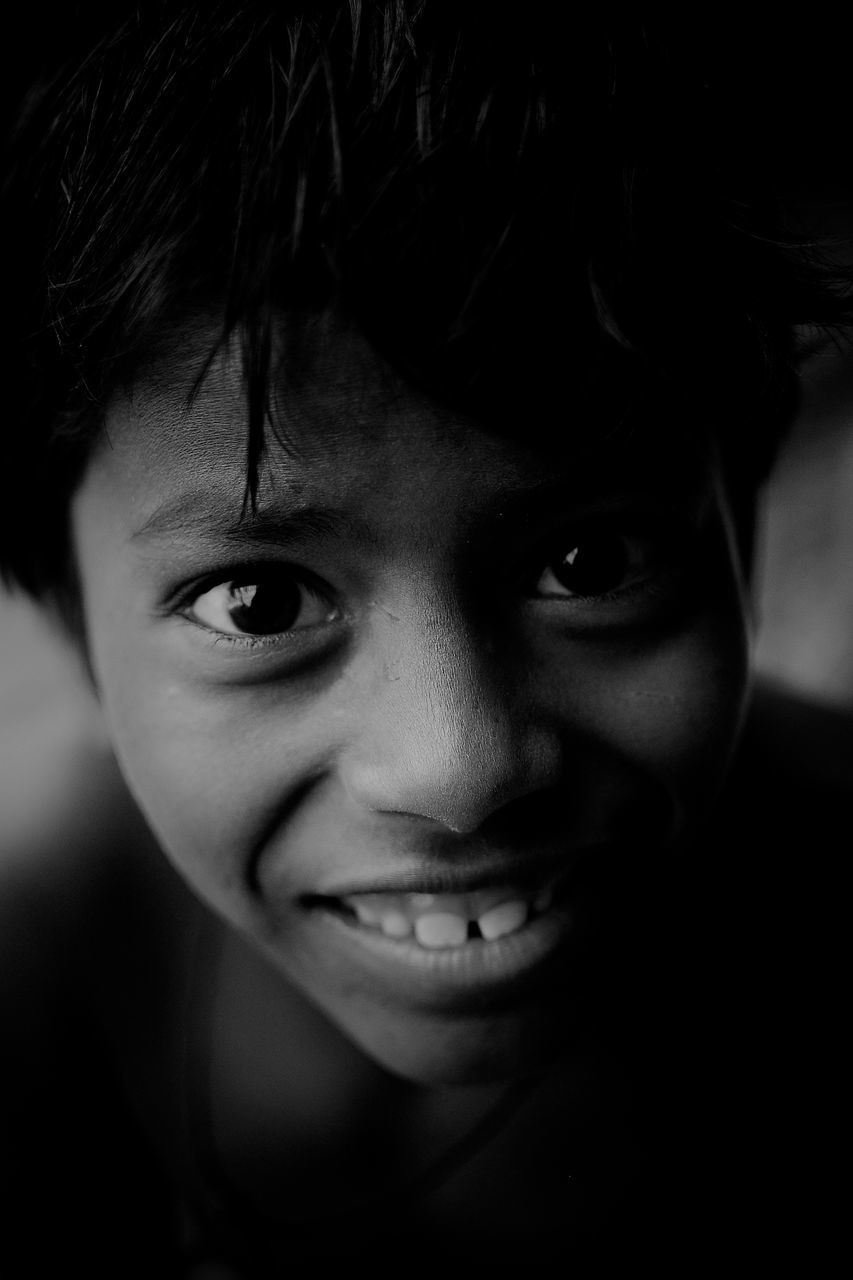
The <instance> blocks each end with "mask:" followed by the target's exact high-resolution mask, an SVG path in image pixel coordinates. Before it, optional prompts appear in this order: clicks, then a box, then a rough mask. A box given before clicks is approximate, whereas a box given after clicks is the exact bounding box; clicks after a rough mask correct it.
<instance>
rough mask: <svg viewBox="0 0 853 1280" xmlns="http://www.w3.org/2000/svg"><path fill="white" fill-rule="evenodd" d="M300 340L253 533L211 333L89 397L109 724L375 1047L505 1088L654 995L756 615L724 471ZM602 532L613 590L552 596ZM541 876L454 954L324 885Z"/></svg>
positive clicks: (422, 1072) (89, 542) (223, 872)
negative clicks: (539, 423)
mask: <svg viewBox="0 0 853 1280" xmlns="http://www.w3.org/2000/svg"><path fill="white" fill-rule="evenodd" d="M195 336H200V337H201V338H202V339H203V338H204V336H205V335H204V334H203V333H202V334H200V335H198V334H197V335H195ZM176 349H177V348H176ZM188 349H189V350H190V351H192V350H193V349H194V348H193V347H192V344H190V346H189V348H188ZM303 355H304V357H305V361H306V363H305V365H304V366H303V368H302V370H301V373H300V377H299V378H298V379H292V378H288V377H287V375H286V374H282V377H281V379H280V381H279V385H278V387H277V412H278V421H277V427H278V432H279V435H281V436H282V437H284V438H285V443H282V440H280V439H277V438H276V436H275V435H274V434H273V433H272V432H271V433H270V436H269V440H268V448H267V452H266V455H265V458H264V462H263V466H262V471H261V478H260V488H259V495H258V510H257V514H256V516H255V517H254V518H252V517H247V518H246V519H244V520H243V521H242V522H241V510H242V502H243V495H244V487H245V409H244V406H243V401H242V394H241V384H240V375H239V364H238V362H237V361H236V359H235V358H234V356H233V353H231V355H230V356H229V355H228V354H227V353H226V355H225V356H224V357H223V359H222V360H220V361H218V362H217V363H216V364H215V365H214V366H213V367H212V369H211V371H210V373H209V374H208V376H207V378H206V380H205V382H204V384H203V386H202V388H201V391H200V393H199V395H198V396H197V397H196V398H195V400H194V401H193V403H192V405H191V406H190V407H188V406H187V402H186V397H187V391H188V389H189V386H190V384H191V381H192V375H191V373H190V372H188V370H189V369H191V368H192V367H193V365H192V360H191V359H189V360H188V359H187V356H186V353H185V352H184V355H183V356H182V359H181V360H180V361H178V360H177V359H175V360H173V361H171V362H170V361H168V360H166V361H163V362H161V363H160V364H159V365H158V366H156V367H155V368H152V369H149V370H148V371H146V372H145V373H144V374H143V375H142V376H140V378H139V379H138V381H137V384H136V386H135V387H134V388H133V390H132V392H130V393H128V394H126V395H123V396H120V397H117V398H116V400H115V401H114V403H113V404H112V406H111V408H110V411H109V413H108V415H107V425H106V430H105V433H104V437H103V439H102V441H101V442H100V444H99V445H98V447H97V449H96V451H95V453H94V455H93V458H92V460H91V463H90V465H89V467H88V470H87V472H86V475H85V477H84V480H83V483H82V485H81V487H80V489H79V491H78V493H77V495H76V498H75V501H74V505H73V529H74V538H75V546H76V553H77V560H78V567H79V573H80V580H81V584H82V592H83V602H84V612H85V620H86V628H87V640H88V646H89V655H90V660H91V665H92V670H93V675H94V679H95V682H96V685H97V688H98V692H99V696H100V699H101V703H102V706H103V712H104V716H105V719H106V723H107V727H108V731H109V734H110V737H111V739H112V741H113V743H114V746H115V750H116V754H117V758H118V761H119V764H120V767H121V769H122V771H123V773H124V775H125V777H126V779H127V782H128V785H129V787H130V790H131V792H132V794H133V796H134V797H135V799H136V802H137V803H138V805H139V807H140V809H141V811H142V813H143V815H144V816H145V818H146V819H147V821H148V823H149V825H150V827H151V829H152V831H153V832H154V834H155V836H156V838H157V839H158V841H159V842H160V844H161V845H162V848H163V850H164V852H165V854H166V855H167V857H168V858H170V860H171V861H172V862H173V863H174V865H175V866H176V868H177V869H178V871H179V872H180V873H181V875H182V876H183V877H184V878H185V879H186V881H187V882H188V883H189V884H190V886H191V887H192V888H193V889H194V890H195V891H196V892H197V893H198V894H199V895H200V897H201V898H202V899H204V900H205V901H206V902H207V903H208V904H210V905H211V906H212V907H213V908H214V910H215V911H216V912H217V913H219V914H220V915H221V916H222V917H223V918H224V919H225V920H226V921H227V922H229V923H230V924H232V925H234V926H235V927H236V928H237V930H238V931H240V932H241V933H243V934H245V935H246V936H247V937H248V938H249V939H250V940H251V941H252V943H253V944H254V945H256V946H257V948H258V949H259V950H260V952H261V953H262V954H263V955H265V956H268V957H269V958H270V959H271V960H272V962H273V964H274V965H275V967H276V969H277V970H278V971H279V972H280V973H281V974H282V975H283V976H284V978H285V979H286V981H287V982H288V983H290V984H292V987H293V989H294V990H295V992H297V993H301V994H302V995H304V996H306V997H307V998H308V1000H309V1001H310V1002H312V1003H313V1004H315V1005H316V1006H317V1007H318V1008H319V1010H320V1011H321V1013H322V1014H324V1015H325V1016H326V1017H328V1018H329V1019H330V1020H331V1022H332V1024H333V1025H335V1026H336V1027H338V1028H339V1029H341V1030H342V1031H343V1032H344V1033H345V1035H347V1036H348V1037H350V1038H351V1039H352V1040H353V1041H354V1043H355V1044H356V1045H357V1046H359V1047H360V1048H361V1049H362V1050H363V1051H364V1052H366V1053H367V1054H368V1056H369V1057H370V1058H372V1059H374V1060H375V1061H377V1062H379V1063H380V1064H382V1065H383V1066H385V1067H387V1068H388V1069H390V1070H391V1071H393V1072H396V1073H399V1074H401V1075H403V1076H406V1077H408V1078H410V1079H413V1080H419V1081H426V1082H431V1083H441V1082H444V1083H469V1082H470V1083H477V1082H485V1081H488V1080H492V1079H502V1078H507V1077H511V1076H513V1075H516V1074H518V1073H520V1072H525V1071H527V1070H530V1069H533V1068H538V1067H539V1066H541V1065H542V1063H543V1062H546V1061H550V1060H552V1059H554V1058H555V1057H557V1056H559V1055H561V1054H563V1053H564V1052H566V1051H567V1050H570V1049H571V1048H572V1047H573V1046H577V1045H578V1044H579V1043H580V1042H581V1041H582V1039H583V1038H584V1036H586V1035H587V1034H588V1033H589V1031H590V1029H593V1030H594V1029H595V1028H596V1027H597V1025H598V1023H599V1022H600V1015H601V1010H602V1009H603V1008H605V1007H606V1006H607V1002H608V1000H609V999H611V997H613V995H614V992H615V991H616V990H617V988H618V987H619V986H620V983H621V984H622V988H624V985H625V984H624V976H625V974H626V973H627V972H629V971H630V973H631V974H632V975H633V976H632V979H631V981H632V983H634V989H639V990H641V991H642V990H643V982H644V968H643V963H642V955H643V952H644V949H648V950H649V951H653V950H654V949H655V946H656V945H657V943H658V942H660V939H661V930H662V929H665V928H666V921H667V920H668V919H671V914H672V904H671V903H669V902H668V900H667V894H668V892H669V886H670V885H671V881H670V880H669V879H668V876H669V874H670V872H671V869H672V868H673V867H677V866H679V865H682V863H683V859H684V849H685V846H686V845H687V844H689V842H690V840H691V839H692V837H693V835H694V832H695V829H696V827H697V825H698V824H699V823H700V822H701V819H702V817H703V815H704V814H705V812H706V810H707V807H708V805H709V803H710V802H711V801H712V800H713V797H714V795H715V793H716V791H717V789H718V787H719V784H720V780H721V778H722V776H723V774H724V771H725V769H726V767H727V764H728V761H729V758H730V754H731V750H732V746H733V743H734V741H735V738H736V736H737V732H738V729H739V725H740V721H741V716H742V711H743V706H744V700H745V696H746V691H747V675H746V671H747V647H748V643H747V642H748V637H747V624H746V617H745V608H744V593H743V584H742V580H741V573H740V569H739V566H738V564H737V560H736V555H735V552H734V549H733V547H734V540H733V537H732V534H731V529H730V521H729V517H728V514H727V510H726V504H725V499H724V496H723V488H722V485H721V482H720V478H719V476H718V475H717V473H716V470H715V468H714V467H713V465H709V464H704V463H700V462H699V460H698V456H697V457H693V456H691V455H690V454H689V453H688V452H685V454H684V457H683V458H679V459H676V460H675V462H674V461H673V458H672V457H671V456H667V457H666V458H664V457H663V456H656V455H655V451H654V449H650V448H648V447H644V448H640V449H637V450H636V451H635V452H634V453H631V452H630V451H628V450H627V448H626V449H625V450H624V452H620V451H619V450H618V449H616V448H614V447H612V446H611V447H610V448H608V449H607V450H603V451H602V453H601V454H600V455H599V456H597V455H596V454H595V453H594V452H592V451H590V450H589V449H588V448H586V449H585V450H583V451H581V450H579V449H578V448H577V447H576V446H577V440H575V441H574V444H571V443H570V442H571V441H572V440H573V431H574V428H575V425H576V424H572V423H571V422H569V423H568V424H567V430H566V439H567V441H568V442H569V443H564V444H563V445H561V446H560V447H559V448H558V447H557V446H556V445H542V444H540V445H538V446H537V448H536V449H535V450H532V449H529V448H526V447H524V446H523V445H521V444H513V443H508V442H507V441H503V440H499V439H497V438H493V437H490V436H489V435H488V434H487V433H486V432H484V431H483V430H482V429H481V428H480V427H479V426H478V425H476V424H475V423H472V422H470V421H466V420H465V419H463V418H462V417H461V416H459V415H457V414H454V413H452V412H450V411H449V410H447V409H446V408H443V407H440V406H438V405H437V404H435V403H433V402H432V401H430V400H429V399H428V398H427V397H425V396H424V395H423V394H422V393H420V392H418V391H416V390H414V389H413V388H411V387H407V386H406V385H405V384H404V383H402V382H401V381H400V380H399V379H398V378H397V376H396V375H395V374H394V373H393V372H392V371H391V370H390V369H388V368H387V366H385V365H384V364H383V363H382V361H381V360H380V359H379V358H378V357H377V356H376V355H375V354H374V353H373V352H372V351H371V350H370V348H369V347H368V345H367V344H366V342H365V341H364V340H363V339H361V338H360V337H359V335H357V334H355V333H352V332H350V331H348V330H346V329H344V328H343V327H341V326H340V325H339V324H337V323H335V322H334V321H332V320H329V319H327V320H325V321H324V322H322V323H320V324H318V325H317V326H316V327H315V328H314V330H313V331H312V335H311V341H310V343H309V345H308V347H306V348H305V351H304V352H303ZM581 453H582V454H583V456H581ZM673 477H675V479H676V480H677V481H678V483H674V479H673ZM306 508H308V509H310V512H311V514H310V515H305V509H306ZM299 512H301V513H302V514H301V516H300V515H299V514H298V513H299ZM638 512H639V513H640V517H638V515H637V513H638ZM602 528H606V529H607V530H608V531H610V532H609V534H608V535H607V536H611V537H612V536H615V537H617V539H620V540H621V542H620V545H626V546H627V547H628V562H627V563H628V568H627V570H626V572H625V574H624V575H623V580H622V581H621V582H617V584H616V586H615V587H614V588H613V589H610V590H608V591H607V592H601V593H599V594H596V595H594V596H590V595H588V596H585V597H580V596H578V595H573V594H572V593H571V591H570V590H569V589H567V588H566V587H565V585H564V584H562V583H561V582H560V581H559V580H558V579H557V578H556V577H555V575H554V573H553V571H552V570H551V569H550V568H549V564H553V563H554V562H558V563H559V562H560V561H561V560H562V558H563V557H565V556H566V554H568V552H569V551H571V549H572V548H573V547H574V546H575V545H576V544H577V543H578V542H579V539H580V538H581V537H586V538H590V537H593V538H594V537H597V536H599V534H600V530H601V529H602ZM649 528H652V529H653V533H651V534H650V533H649V532H648V529H649ZM578 529H580V530H581V534H578V532H577V531H578ZM638 529H639V532H637V530H638ZM590 530H593V532H592V533H590V532H589V531H590ZM614 530H615V533H614V532H613V531H614ZM573 537H574V539H575V540H574V541H573V540H572V539H573ZM626 540H627V541H626ZM252 574H254V575H255V577H254V579H253V578H252ZM294 575H295V577H296V581H297V582H298V581H300V580H301V582H302V586H301V587H297V588H295V587H294V585H293V584H294ZM259 576H260V577H262V578H263V580H264V581H265V582H267V583H272V584H273V585H274V589H275V590H280V592H281V599H282V601H288V600H295V601H296V603H295V604H294V607H293V609H292V610H291V615H293V616H292V624H291V623H288V626H289V627H290V629H289V630H288V631H287V632H286V633H281V634H278V635H275V634H273V635H268V636H266V637H264V638H263V639H261V640H255V641H254V642H252V641H247V640H245V638H242V637H241V634H240V632H239V631H238V630H237V629H236V628H235V626H234V623H233V615H232V614H229V612H228V603H229V597H228V595H227V591H228V587H227V585H224V584H228V583H229V582H230V581H233V580H235V579H237V580H239V581H240V582H241V583H243V584H246V583H251V582H252V581H256V580H257V579H258V577H259ZM294 591H296V592H297V594H296V595H294ZM231 603H232V604H233V598H232V599H231ZM282 616H284V615H282ZM229 631H230V632H231V634H229ZM530 868H534V869H535V870H534V871H533V872H532V875H533V877H534V880H535V878H536V877H537V876H539V877H541V878H542V879H543V880H547V879H553V878H554V875H555V873H556V872H557V871H568V872H570V873H571V874H570V876H569V878H568V881H567V887H566V889H565V893H564V896H563V897H562V898H561V899H560V902H559V906H558V907H557V908H554V909H553V910H552V911H550V912H546V916H547V917H548V919H547V921H546V924H545V927H544V933H543V938H542V939H541V940H540V941H538V942H537V943H536V948H531V945H530V944H529V943H528V942H525V940H524V939H525V936H526V931H524V930H522V931H521V933H520V934H518V935H516V936H515V941H512V940H504V945H503V946H502V947H498V948H496V949H494V954H490V955H489V956H487V957H486V958H485V959H483V955H484V953H485V951H486V950H487V949H484V948H482V946H481V947H480V959H475V960H474V961H473V962H472V961H471V955H472V954H473V953H474V951H475V950H476V948H473V947H472V946H469V947H465V948H462V949H461V950H460V952H459V953H458V954H457V955H456V956H455V958H454V957H450V956H449V953H448V952H446V951H442V952H440V953H438V958H437V959H436V955H435V954H428V953H425V952H420V953H419V955H418V956H416V957H415V958H414V960H413V959H412V955H411V951H412V950H413V944H412V945H410V946H409V948H408V953H407V956H406V957H403V956H401V955H400V951H401V948H400V947H399V946H394V945H389V946H385V947H379V948H377V947H376V946H375V945H374V942H375V934H372V935H371V936H370V937H369V938H366V937H365V931H364V930H363V929H362V930H360V929H358V928H356V927H354V925H353V922H352V921H347V920H344V919H342V918H341V917H340V915H339V914H335V913H334V912H330V911H328V910H325V909H324V908H323V907H322V905H321V906H318V905H317V902H318V898H319V899H326V900H328V899H329V898H334V899H338V898H340V897H341V896H342V895H344V894H349V893H352V892H357V891H377V890H395V891H398V892H399V891H401V890H403V889H407V888H408V889H412V890H418V891H433V892H435V891H437V890H439V889H445V890H446V889H450V888H456V889H458V888H459V887H460V886H462V887H464V886H465V885H467V884H472V885H474V884H476V885H480V884H481V883H490V884H491V883H504V882H506V883H512V884H514V883H517V882H519V881H521V880H524V878H525V876H527V875H530V874H531V872H530ZM540 932H542V931H540ZM545 935H547V936H545ZM652 940H654V943H655V946H648V947H646V944H648V943H650V942H651V941H652ZM507 941H509V942H510V945H509V946H507V945H506V942H507ZM525 948H528V950H531V955H528V954H527V951H525ZM533 949H535V950H536V955H535V956H533V955H532V950H533ZM540 952H541V954H540ZM424 957H426V958H424ZM602 961H604V962H602ZM645 976H646V977H647V976H648V975H645Z"/></svg>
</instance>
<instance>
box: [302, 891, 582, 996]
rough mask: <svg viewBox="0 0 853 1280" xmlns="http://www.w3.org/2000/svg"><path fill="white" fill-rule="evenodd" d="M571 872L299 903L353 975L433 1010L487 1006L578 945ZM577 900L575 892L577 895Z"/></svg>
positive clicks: (343, 895)
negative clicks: (358, 974)
mask: <svg viewBox="0 0 853 1280" xmlns="http://www.w3.org/2000/svg"><path fill="white" fill-rule="evenodd" d="M568 899H569V881H568V876H567V873H566V872H565V869H561V871H560V872H555V871H553V870H552V871H551V872H550V874H549V875H548V876H547V877H545V878H542V879H540V881H539V882H538V883H536V884H534V883H531V882H530V881H529V880H528V879H527V878H526V877H525V878H524V879H519V880H508V881H506V882H505V883H503V884H496V883H493V884H490V885H488V886H481V887H468V888H464V889H463V888H461V887H458V886H457V885H454V887H453V889H452V890H447V889H442V888H439V887H438V886H437V885H435V886H434V885H423V884H419V885H418V886H417V888H413V889H412V890H404V889H402V888H400V887H399V886H398V885H395V886H393V887H389V888H387V889H380V888H379V887H378V886H370V888H365V889H363V890H361V889H360V890H355V891H349V892H342V893H340V894H337V895H331V894H328V895H326V894H324V895H320V894H316V895H309V896H308V897H306V898H305V899H303V906H304V907H305V908H307V909H308V913H309V915H310V916H311V917H313V918H314V919H315V921H316V922H317V923H318V924H322V925H323V926H324V928H325V930H326V936H327V939H328V940H329V941H330V942H331V943H332V945H334V947H335V949H336V950H337V952H338V954H339V956H341V958H343V959H345V961H346V963H347V965H348V967H349V971H350V973H351V975H352V976H353V977H354V975H355V972H356V971H358V972H361V973H362V974H363V975H369V976H370V977H371V978H372V979H373V980H374V981H375V982H376V983H377V984H378V985H379V986H380V987H381V988H382V989H384V990H385V991H386V993H388V994H389V995H390V994H391V993H392V992H394V991H396V992H397V994H398V995H399V996H400V997H401V998H404V999H406V1000H407V1001H412V1000H413V1001H414V1002H415V1003H418V1004H424V1005H431V1006H449V1005H452V1006H453V1007H455V1008H456V1007H462V1006H467V1005H468V1004H469V1003H470V1004H472V1005H474V1006H476V1007H478V1008H482V1006H483V1003H484V1002H486V1003H489V1004H492V1003H494V1002H495V1001H498V1002H500V1001H501V1000H504V999H510V998H511V997H512V996H513V995H514V994H515V993H516V992H517V990H518V987H519V984H523V983H525V982H527V981H529V980H530V979H532V978H533V977H534V975H535V974H537V973H538V972H539V970H540V969H541V967H542V966H543V964H544V963H546V962H548V961H550V960H551V959H553V957H554V955H555V953H556V952H558V951H559V950H561V949H562V947H563V946H564V944H565V943H566V942H568V941H570V940H571V939H572V935H573V932H574V901H573V900H572V902H571V903H570V902H569V900H568ZM572 899H574V894H572Z"/></svg>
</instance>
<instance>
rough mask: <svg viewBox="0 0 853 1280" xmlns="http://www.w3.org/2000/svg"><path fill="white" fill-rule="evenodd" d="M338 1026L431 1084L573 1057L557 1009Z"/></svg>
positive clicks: (504, 1077)
mask: <svg viewBox="0 0 853 1280" xmlns="http://www.w3.org/2000/svg"><path fill="white" fill-rule="evenodd" d="M338 1025H339V1027H340V1029H341V1030H342V1031H343V1032H344V1034H345V1035H347V1036H348V1037H349V1038H350V1039H351V1040H352V1041H353V1042H355V1043H356V1044H357V1045H358V1046H359V1048H360V1049H361V1050H362V1052H363V1053H365V1054H366V1055H367V1056H368V1057H369V1058H371V1059H373V1061H374V1062H376V1063H377V1064H378V1065H379V1066H381V1067H383V1068H384V1069H385V1070H386V1071H388V1072H390V1073H391V1074H392V1075H396V1076H400V1077H402V1078H403V1079H405V1080H409V1081H412V1082H413V1083H415V1084H422V1085H426V1086H429V1087H433V1088H438V1087H442V1086H455V1085H486V1084H496V1083H500V1082H502V1081H505V1082H510V1081H513V1080H518V1079H522V1078H523V1077H525V1076H530V1075H538V1074H541V1073H543V1072H547V1071H549V1070H550V1069H553V1067H554V1066H555V1064H557V1063H558V1062H560V1061H565V1060H566V1059H567V1058H568V1059H570V1058H571V1054H572V1047H573V1044H574V1042H575V1038H576V1037H575V1035H574V1034H573V1033H572V1030H571V1028H570V1026H569V1025H568V1023H567V1021H566V1019H565V1018H557V1017H555V1014H554V1011H553V1010H549V1011H547V1012H546V1011H545V1010H535V1011H533V1012H531V1011H529V1010H526V1011H524V1012H519V1013H517V1014H507V1013H504V1014H502V1015H500V1016H495V1015H494V1013H493V1012H489V1013H488V1014H484V1015H483V1016H481V1017H477V1016H469V1017H466V1018H461V1019H457V1018H446V1017H426V1016H424V1015H423V1014H413V1015H410V1016H408V1017H401V1016H400V1014H399V1012H395V1016H394V1018H393V1019H391V1018H389V1019H388V1020H387V1021H386V1020H385V1019H383V1018H382V1016H381V1014H375V1015H374V1016H373V1017H370V1018H362V1019H360V1020H359V1021H358V1023H357V1024H356V1023H355V1022H353V1021H350V1022H346V1021H341V1020H338Z"/></svg>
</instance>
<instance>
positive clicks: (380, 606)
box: [367, 600, 400, 622]
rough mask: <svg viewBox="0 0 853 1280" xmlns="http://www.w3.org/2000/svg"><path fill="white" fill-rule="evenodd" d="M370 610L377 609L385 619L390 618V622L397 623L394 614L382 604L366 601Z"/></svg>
mask: <svg viewBox="0 0 853 1280" xmlns="http://www.w3.org/2000/svg"><path fill="white" fill-rule="evenodd" d="M367 603H368V605H369V606H370V608H371V609H378V610H379V612H380V613H384V614H385V617H386V618H390V619H391V621H392V622H399V621H400V619H399V618H398V617H397V614H396V613H392V612H391V610H390V609H386V608H385V605H384V604H380V603H379V601H378V600H368V602H367Z"/></svg>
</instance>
